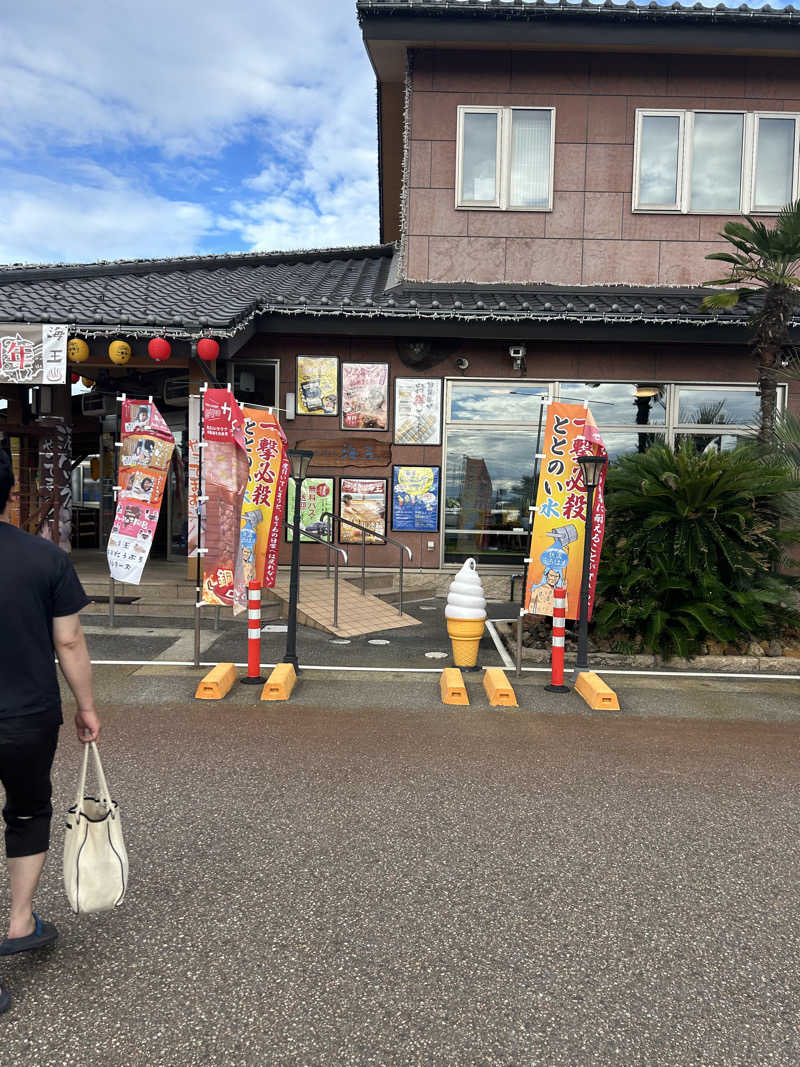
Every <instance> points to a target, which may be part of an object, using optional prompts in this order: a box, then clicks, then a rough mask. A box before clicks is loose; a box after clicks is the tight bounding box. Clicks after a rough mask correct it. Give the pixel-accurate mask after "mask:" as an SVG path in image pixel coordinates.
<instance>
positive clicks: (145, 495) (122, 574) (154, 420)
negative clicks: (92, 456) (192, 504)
mask: <svg viewBox="0 0 800 1067" xmlns="http://www.w3.org/2000/svg"><path fill="white" fill-rule="evenodd" d="M121 440H122V449H121V450H120V460H119V479H118V480H119V486H120V488H119V493H118V496H117V510H116V514H115V516H114V525H113V526H112V528H111V534H110V535H109V538H108V547H107V550H106V554H107V557H108V566H109V571H110V573H111V577H112V578H115V579H116V580H117V581H118V582H129V583H130V584H132V585H138V584H139V582H140V581H141V578H142V572H143V571H144V565H145V563H146V562H147V557H148V556H149V554H150V546H151V545H152V543H153V536H154V534H155V532H156V526H157V525H158V515H159V512H160V510H161V500H162V498H163V496H164V487H165V485H166V483H167V475H168V473H169V465H170V462H171V461H172V452H173V449H174V448H175V439H174V438H173V436H172V432H171V431H170V428H169V426H167V424H166V423H165V422H164V420H163V418H162V417H161V415H160V413H159V411H158V408H157V407H156V406H155V404H153V403H151V402H150V401H148V402H146V403H145V402H144V401H141V400H124V401H123V402H122V433H121Z"/></svg>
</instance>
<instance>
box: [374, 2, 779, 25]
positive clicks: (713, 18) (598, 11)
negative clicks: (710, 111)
mask: <svg viewBox="0 0 800 1067" xmlns="http://www.w3.org/2000/svg"><path fill="white" fill-rule="evenodd" d="M356 6H357V9H358V14H359V18H363V17H364V16H365V15H386V16H388V15H403V16H409V15H413V16H420V17H425V16H428V17H437V16H446V17H447V18H452V17H459V16H462V17H465V18H475V17H480V16H483V17H486V18H510V19H515V18H522V19H539V18H546V17H549V16H551V15H556V16H558V15H562V14H568V15H577V16H585V17H586V18H595V19H601V20H607V19H642V20H651V19H657V20H659V21H670V22H676V21H680V22H683V21H691V22H697V21H702V22H742V21H744V20H746V21H747V22H748V23H750V24H753V23H764V22H769V23H773V22H776V21H779V22H784V23H785V22H793V21H794V22H800V8H795V7H793V6H791V5H790V6H788V7H784V8H773V7H770V5H769V4H764V5H763V6H761V7H750V6H749V5H747V4H740V5H739V6H738V7H728V6H726V5H725V4H717V5H715V6H706V5H705V4H700V3H696V4H681V3H677V2H676V3H673V4H666V5H665V4H656V3H654V2H652V0H651V2H649V3H643V4H637V3H634V2H633V0H628V2H627V3H614V2H613V0H605V2H604V3H599V4H598V3H592V2H591V0H574V2H573V0H358V2H357V5H356Z"/></svg>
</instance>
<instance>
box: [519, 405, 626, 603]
mask: <svg viewBox="0 0 800 1067" xmlns="http://www.w3.org/2000/svg"><path fill="white" fill-rule="evenodd" d="M542 444H543V448H542V451H543V453H544V458H543V459H542V466H541V473H540V476H539V487H538V490H537V493H536V511H535V513H534V519H533V529H532V531H531V547H530V553H529V558H530V562H529V564H528V577H527V582H526V586H525V610H526V611H527V612H529V613H531V614H533V615H552V614H553V590H554V589H556V588H558V587H561V588H562V589H566V593H567V618H568V619H577V618H578V613H579V601H580V588H581V569H582V564H583V545H584V536H585V532H586V527H587V525H588V526H589V529H590V531H591V533H590V536H591V547H590V555H589V618H591V616H592V604H593V601H594V589H595V585H596V582H597V569H598V564H599V561H600V551H601V549H602V547H603V531H604V529H605V503H604V500H603V487H604V484H605V473H606V472H605V469H604V470H603V476H602V479H601V482H600V485H599V486H598V488H597V490H596V491H595V496H594V504H593V509H592V515H591V516H590V517H589V521H588V523H587V514H586V507H587V495H586V489H585V486H584V482H583V474H582V472H581V469H580V467H579V466H578V462H577V460H578V456H583V455H595V456H600V455H606V454H607V453H606V449H605V445H604V444H603V439H602V437H601V436H600V433H599V431H598V429H597V426H596V424H595V421H594V419H593V418H592V414H591V412H590V411H589V409H588V407H584V405H583V404H562V403H560V402H555V401H554V402H553V403H551V404H549V405H548V407H547V422H546V425H545V432H544V439H543V442H542Z"/></svg>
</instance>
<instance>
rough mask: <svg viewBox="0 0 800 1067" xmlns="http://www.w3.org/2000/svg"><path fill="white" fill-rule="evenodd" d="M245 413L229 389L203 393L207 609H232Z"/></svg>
mask: <svg viewBox="0 0 800 1067" xmlns="http://www.w3.org/2000/svg"><path fill="white" fill-rule="evenodd" d="M242 423H243V416H242V410H241V408H240V407H239V405H238V404H237V403H236V401H235V400H234V398H233V393H232V392H231V391H230V389H206V390H205V392H204V393H203V440H204V441H205V448H204V450H203V464H202V495H203V496H204V497H205V498H206V501H205V506H204V509H203V511H204V514H203V520H202V521H203V527H202V531H201V542H202V545H201V547H202V548H204V549H206V551H205V553H204V554H203V592H202V599H203V603H205V604H216V605H218V606H220V607H233V606H234V588H235V586H236V583H237V577H238V576H237V562H238V548H239V536H238V535H239V516H240V515H241V510H242V496H243V494H244V487H245V482H246V481H247V456H246V454H245V447H244V433H243V427H242Z"/></svg>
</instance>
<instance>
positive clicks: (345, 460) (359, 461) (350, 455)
mask: <svg viewBox="0 0 800 1067" xmlns="http://www.w3.org/2000/svg"><path fill="white" fill-rule="evenodd" d="M296 447H297V448H305V449H308V450H309V451H311V452H313V453H314V458H313V459H312V460H311V466H312V467H388V466H389V464H390V463H391V462H392V446H391V445H390V444H389V442H388V441H379V440H378V439H377V437H358V438H353V439H351V438H350V437H347V438H339V439H336V438H325V437H311V438H309V439H308V440H306V441H298V442H297V446H296Z"/></svg>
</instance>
